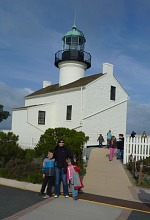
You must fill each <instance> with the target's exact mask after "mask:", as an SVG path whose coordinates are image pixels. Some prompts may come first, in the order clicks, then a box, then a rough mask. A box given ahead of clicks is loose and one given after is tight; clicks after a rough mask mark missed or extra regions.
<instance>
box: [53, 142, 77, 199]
mask: <svg viewBox="0 0 150 220" xmlns="http://www.w3.org/2000/svg"><path fill="white" fill-rule="evenodd" d="M54 158H55V195H54V197H55V198H58V196H59V194H60V182H61V181H62V182H63V193H64V196H65V198H69V193H68V184H67V177H66V171H67V163H66V159H67V158H70V159H73V156H72V153H71V151H70V149H69V148H67V147H65V146H64V140H63V139H60V140H59V141H58V145H57V146H56V148H55V150H54Z"/></svg>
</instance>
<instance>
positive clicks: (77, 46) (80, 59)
mask: <svg viewBox="0 0 150 220" xmlns="http://www.w3.org/2000/svg"><path fill="white" fill-rule="evenodd" d="M85 42H86V39H85V37H84V34H83V33H82V32H81V31H80V30H78V29H77V28H76V25H73V26H72V29H71V30H70V31H68V32H67V33H66V34H65V35H64V36H63V38H62V50H59V51H58V52H57V53H56V54H55V66H56V67H57V68H59V86H63V85H66V84H69V83H72V82H74V81H76V80H78V79H80V78H83V77H84V76H85V71H86V70H87V69H89V68H90V67H91V55H90V53H87V52H86V51H84V47H85Z"/></svg>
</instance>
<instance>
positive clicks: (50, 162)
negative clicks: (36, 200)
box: [41, 151, 55, 199]
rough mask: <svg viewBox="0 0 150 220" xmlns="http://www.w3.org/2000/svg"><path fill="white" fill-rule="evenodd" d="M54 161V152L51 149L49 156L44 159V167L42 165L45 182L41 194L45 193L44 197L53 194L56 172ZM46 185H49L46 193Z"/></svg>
mask: <svg viewBox="0 0 150 220" xmlns="http://www.w3.org/2000/svg"><path fill="white" fill-rule="evenodd" d="M54 162H55V159H54V158H53V152H52V151H49V152H48V155H47V157H46V158H45V159H44V161H43V167H42V172H43V183H42V187H41V194H42V195H43V198H44V199H47V198H49V197H50V196H51V195H52V187H53V185H54V173H55V170H54ZM47 184H48V186H47ZM46 186H47V191H46V195H44V191H45V188H46Z"/></svg>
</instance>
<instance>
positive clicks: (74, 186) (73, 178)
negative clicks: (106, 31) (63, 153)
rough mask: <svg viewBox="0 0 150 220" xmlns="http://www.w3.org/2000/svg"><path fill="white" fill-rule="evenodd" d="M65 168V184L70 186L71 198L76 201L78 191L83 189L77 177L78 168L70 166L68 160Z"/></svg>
mask: <svg viewBox="0 0 150 220" xmlns="http://www.w3.org/2000/svg"><path fill="white" fill-rule="evenodd" d="M66 162H67V164H68V166H67V182H68V184H70V185H71V191H72V197H73V199H74V200H77V199H78V189H81V188H83V184H82V181H81V179H80V176H79V173H78V172H79V171H80V167H78V166H76V165H72V163H71V160H70V158H68V159H67V160H66Z"/></svg>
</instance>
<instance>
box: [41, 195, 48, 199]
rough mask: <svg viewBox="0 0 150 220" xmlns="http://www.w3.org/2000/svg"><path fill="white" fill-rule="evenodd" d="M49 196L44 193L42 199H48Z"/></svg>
mask: <svg viewBox="0 0 150 220" xmlns="http://www.w3.org/2000/svg"><path fill="white" fill-rule="evenodd" d="M49 197H50V196H49V195H45V196H43V197H42V198H43V199H48V198H49Z"/></svg>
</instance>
